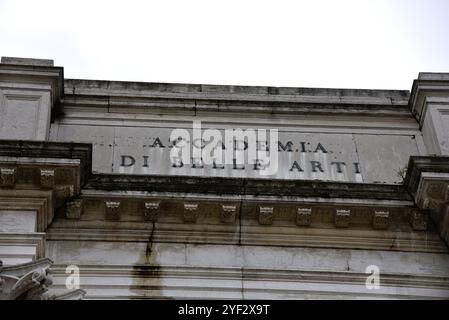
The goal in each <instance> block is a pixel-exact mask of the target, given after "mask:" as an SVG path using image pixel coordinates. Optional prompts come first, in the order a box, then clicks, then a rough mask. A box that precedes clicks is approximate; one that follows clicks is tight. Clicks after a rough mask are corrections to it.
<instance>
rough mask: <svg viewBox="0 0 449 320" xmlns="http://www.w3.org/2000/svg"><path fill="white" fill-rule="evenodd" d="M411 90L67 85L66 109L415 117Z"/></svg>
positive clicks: (113, 83)
mask: <svg viewBox="0 0 449 320" xmlns="http://www.w3.org/2000/svg"><path fill="white" fill-rule="evenodd" d="M408 96H409V92H408V91H400V90H356V89H320V88H278V87H251V86H213V85H195V84H174V83H143V82H119V81H99V80H75V79H66V80H65V95H64V101H63V105H64V106H65V107H79V108H96V109H98V108H100V109H101V108H107V109H114V110H126V111H127V112H133V110H136V111H135V112H139V113H142V112H158V113H161V112H162V113H164V112H169V113H172V112H195V113H196V112H223V113H224V112H231V113H245V112H248V111H250V112H252V113H261V114H308V115H310V114H332V115H335V114H344V115H348V114H352V115H353V114H356V115H390V116H410V111H409V110H408V107H407V103H408Z"/></svg>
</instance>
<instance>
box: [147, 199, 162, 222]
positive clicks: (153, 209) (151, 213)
mask: <svg viewBox="0 0 449 320" xmlns="http://www.w3.org/2000/svg"><path fill="white" fill-rule="evenodd" d="M160 211H161V210H160V203H159V201H151V202H145V203H144V219H145V221H152V222H156V221H157V218H158V217H159V214H160Z"/></svg>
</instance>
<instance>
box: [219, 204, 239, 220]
mask: <svg viewBox="0 0 449 320" xmlns="http://www.w3.org/2000/svg"><path fill="white" fill-rule="evenodd" d="M236 215H237V205H230V204H226V205H225V204H223V205H222V206H221V212H220V220H221V222H224V223H234V222H235V218H236Z"/></svg>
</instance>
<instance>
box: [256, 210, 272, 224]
mask: <svg viewBox="0 0 449 320" xmlns="http://www.w3.org/2000/svg"><path fill="white" fill-rule="evenodd" d="M273 220H274V208H273V207H268V206H259V224H261V225H265V226H268V225H272V224H273Z"/></svg>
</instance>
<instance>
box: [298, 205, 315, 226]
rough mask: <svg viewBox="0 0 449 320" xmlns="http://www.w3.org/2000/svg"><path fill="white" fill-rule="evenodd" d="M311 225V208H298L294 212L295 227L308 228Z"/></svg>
mask: <svg viewBox="0 0 449 320" xmlns="http://www.w3.org/2000/svg"><path fill="white" fill-rule="evenodd" d="M311 223H312V208H298V209H297V211H296V225H298V226H310V224H311Z"/></svg>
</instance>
